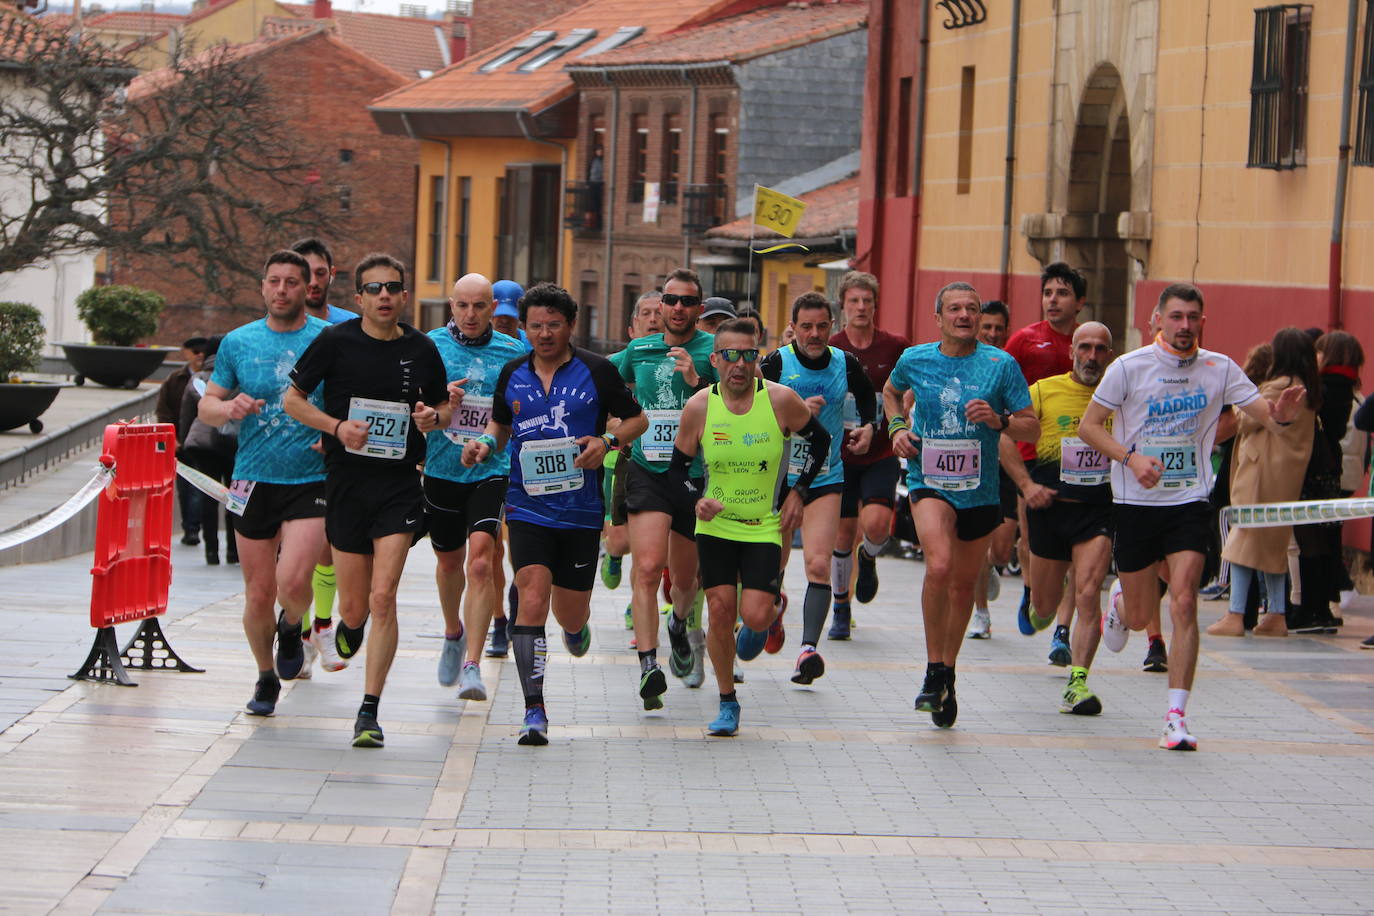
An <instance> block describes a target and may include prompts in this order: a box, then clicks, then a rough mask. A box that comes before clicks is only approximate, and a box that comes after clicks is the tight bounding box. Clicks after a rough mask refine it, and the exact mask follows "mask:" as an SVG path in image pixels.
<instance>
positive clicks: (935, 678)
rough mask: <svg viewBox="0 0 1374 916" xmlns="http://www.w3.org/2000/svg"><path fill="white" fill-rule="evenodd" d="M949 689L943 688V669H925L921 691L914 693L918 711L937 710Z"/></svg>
mask: <svg viewBox="0 0 1374 916" xmlns="http://www.w3.org/2000/svg"><path fill="white" fill-rule="evenodd" d="M948 695H949V691H948V690H947V689H946V688H945V678H944V670H943V669H940V668H933V669H929V670H927V671H926V679H925V683H923V684H922V685H921V692H920V693H918V694H916V710H917V711H918V712H939V711H940V708H941V707H942V706H943V705H944V702H945V698H946V697H947V696H948Z"/></svg>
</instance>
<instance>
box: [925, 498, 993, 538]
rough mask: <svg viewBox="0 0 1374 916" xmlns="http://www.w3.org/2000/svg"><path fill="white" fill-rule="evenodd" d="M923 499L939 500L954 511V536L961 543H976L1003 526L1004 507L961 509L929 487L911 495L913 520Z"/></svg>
mask: <svg viewBox="0 0 1374 916" xmlns="http://www.w3.org/2000/svg"><path fill="white" fill-rule="evenodd" d="M922 499H938V500H941V501H943V502H944V503H945V504H946V505H948V506H949V507H950V508H951V509H953V510H954V536H955V537H957V538H958V539H959V540H961V541H976V540H978V539H979V538H985V537H987V536H988V535H989V534H992V532H993V531H995V530H996V529H997V526H998V525H1000V524H1002V507H1001V505H998V504H993V505H991V506H971V507H970V508H967V509H960V508H959V507H957V506H955V505H954V504H953V503H951V502H950V501H949V500H948V499H946V498H945V495H944V494H943V493H941V492H940V491H939V490H932V489H931V488H929V487H922V488H921V489H919V490H916V491H914V492H913V493H912V494H911V508H912V518H913V520H914V519H915V509H916V503H917V502H919V501H920V500H922Z"/></svg>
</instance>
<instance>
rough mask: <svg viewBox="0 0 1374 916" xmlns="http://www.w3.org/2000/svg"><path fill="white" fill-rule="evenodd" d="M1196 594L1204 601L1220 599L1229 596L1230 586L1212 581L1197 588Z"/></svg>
mask: <svg viewBox="0 0 1374 916" xmlns="http://www.w3.org/2000/svg"><path fill="white" fill-rule="evenodd" d="M1197 596H1198V597H1199V598H1201V599H1202V600H1204V601H1220V600H1221V599H1222V598H1229V597H1230V596H1231V586H1230V585H1229V584H1228V585H1221V584H1220V583H1217V582H1213V583H1212V584H1211V585H1208V586H1206V587H1205V588H1200V589H1198V592H1197Z"/></svg>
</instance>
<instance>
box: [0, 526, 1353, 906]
mask: <svg viewBox="0 0 1374 916" xmlns="http://www.w3.org/2000/svg"><path fill="white" fill-rule="evenodd" d="M175 559H176V560H177V561H178V565H177V567H176V576H175V582H174V588H173V608H172V611H171V612H170V614H169V618H168V620H167V622H166V623H167V627H166V629H167V632H168V635H169V637H170V639H171V641H172V643H173V645H174V646H175V647H176V648H177V650H179V651H180V652H181V653H183V654H184V655H185V656H186V657H187V658H188V659H189V660H190V661H191V662H192V663H194V664H197V665H200V666H203V667H205V668H206V669H207V671H206V673H204V674H172V673H161V672H157V673H139V674H138V675H136V677H137V679H138V680H139V681H140V685H139V686H138V687H137V688H119V687H107V686H93V685H89V684H81V683H75V682H71V681H68V680H67V679H66V677H65V675H66V674H68V673H70V672H71V671H74V670H75V669H76V668H77V666H78V665H79V664H80V662H81V660H82V658H83V657H84V654H85V651H86V649H87V648H88V646H89V643H90V639H91V630H90V629H89V626H88V623H87V603H88V595H89V591H88V589H89V577H88V569H89V559H83V558H73V559H71V560H65V561H59V562H54V563H48V564H40V565H29V566H20V567H12V568H9V569H4V570H0V594H3V595H4V600H3V605H2V606H0V621H3V623H4V626H5V633H6V635H7V639H6V641H5V643H4V644H3V647H0V658H3V662H4V667H3V668H2V669H0V716H3V718H0V726H8V728H7V730H5V731H4V732H3V733H0V855H3V856H4V859H5V861H6V862H8V863H10V866H9V867H8V868H7V869H6V876H5V879H4V884H5V886H6V887H5V894H4V896H3V897H2V898H0V908H4V909H6V910H12V911H15V912H26V913H28V912H32V913H42V912H48V911H55V912H61V913H93V912H108V913H173V912H175V913H184V912H197V913H283V914H285V913H290V914H299V913H302V912H308V911H313V910H315V909H320V908H327V909H328V910H330V911H334V912H338V913H369V914H370V913H385V912H388V911H389V912H393V913H406V914H409V913H423V912H428V911H431V910H433V911H435V912H441V913H450V912H466V911H472V912H496V911H509V909H510V907H512V906H519V907H520V909H521V910H522V911H528V912H590V913H606V912H617V913H618V912H633V913H644V912H649V911H655V910H671V911H677V912H691V911H712V912H749V911H765V912H782V911H786V912H799V911H805V912H839V911H848V912H891V911H895V910H902V911H906V912H935V911H945V912H960V913H989V912H992V913H1024V912H1035V911H1046V912H1048V911H1052V912H1055V913H1073V912H1103V911H1107V910H1113V911H1139V912H1149V913H1159V912H1189V913H1197V912H1230V913H1302V914H1310V913H1361V912H1368V911H1369V908H1370V905H1369V902H1370V896H1369V888H1368V874H1369V869H1370V866H1371V865H1374V803H1371V800H1370V791H1369V790H1370V783H1371V777H1372V776H1374V653H1372V652H1363V653H1362V652H1360V651H1359V650H1358V648H1357V643H1358V641H1359V640H1360V639H1361V638H1363V637H1364V636H1366V635H1368V634H1369V633H1370V632H1371V631H1374V599H1370V598H1365V599H1363V601H1364V603H1363V605H1362V607H1361V608H1359V609H1357V610H1356V612H1355V613H1353V614H1350V615H1348V616H1347V626H1346V627H1345V630H1344V631H1343V632H1342V633H1341V635H1340V636H1338V637H1323V638H1301V637H1292V638H1289V639H1287V640H1267V641H1262V640H1257V639H1253V638H1247V639H1244V640H1220V639H1213V638H1209V637H1205V636H1204V637H1203V659H1202V661H1201V671H1200V678H1199V683H1200V688H1199V690H1198V691H1197V692H1196V693H1195V695H1194V697H1193V700H1192V702H1191V704H1190V709H1189V711H1190V720H1191V722H1192V726H1193V729H1194V731H1195V732H1196V733H1197V734H1198V735H1199V737H1200V740H1201V742H1202V744H1201V746H1202V750H1201V751H1200V752H1199V753H1196V754H1170V753H1166V752H1164V751H1160V750H1158V749H1156V747H1155V742H1156V739H1157V729H1158V722H1159V716H1160V714H1161V713H1162V707H1163V699H1164V678H1163V676H1162V675H1157V674H1144V673H1142V672H1140V670H1139V661H1140V658H1141V656H1143V654H1144V650H1145V645H1144V641H1143V639H1141V638H1140V637H1139V635H1137V636H1136V637H1135V638H1134V639H1133V641H1132V643H1131V644H1130V645H1128V646H1127V648H1126V650H1125V652H1124V653H1123V654H1122V655H1120V656H1110V655H1106V654H1105V653H1104V657H1101V658H1100V659H1099V664H1098V666H1097V667H1096V668H1094V671H1093V677H1092V683H1093V686H1094V688H1095V689H1096V691H1097V692H1098V694H1099V695H1100V696H1101V697H1102V700H1103V703H1104V705H1105V707H1106V708H1105V712H1104V714H1103V715H1102V716H1101V717H1099V718H1096V719H1083V718H1077V717H1070V716H1064V715H1061V714H1060V713H1059V712H1058V693H1059V691H1060V689H1061V687H1062V684H1063V672H1062V671H1061V670H1060V669H1055V668H1051V667H1049V666H1047V665H1046V664H1045V651H1046V649H1047V648H1048V633H1045V634H1041V635H1039V636H1036V637H1035V638H1030V639H1028V638H1025V637H1022V636H1020V635H1019V634H1018V633H1017V632H1016V628H1015V623H1014V619H1013V617H1014V606H1015V600H1016V599H1017V597H1019V592H1020V580H1018V579H1008V580H1005V588H1004V594H1003V597H1002V598H1001V600H999V601H998V602H996V604H995V608H994V611H993V619H994V638H993V639H992V640H990V641H988V642H982V643H978V642H972V643H968V644H966V647H965V651H964V653H963V655H962V657H961V664H960V668H959V698H960V717H959V722H958V726H957V727H956V728H955V729H953V730H951V731H939V730H936V729H934V728H932V727H931V725H930V722H929V717H928V716H926V715H923V714H917V713H915V712H913V711H912V708H911V700H912V696H913V695H914V693H915V689H916V679H917V665H916V664H915V662H914V661H913V660H914V659H916V658H922V660H923V651H922V647H921V642H920V635H919V628H918V626H917V615H916V612H915V609H914V601H915V598H914V596H915V595H917V594H918V593H919V583H920V575H921V570H922V567H921V565H920V564H919V563H915V562H912V561H907V560H900V559H883V560H881V561H880V570H881V573H882V576H883V589H882V591H881V592H880V594H879V597H878V600H877V601H876V602H875V603H874V604H873V605H870V606H868V607H864V608H861V609H860V610H859V611H858V614H857V619H858V624H859V626H858V628H857V630H856V633H855V639H854V641H853V642H850V643H844V644H837V643H827V644H824V645H823V646H822V647H821V648H822V652H823V653H824V654H825V656H826V660H827V664H828V673H827V675H826V676H825V678H824V679H823V680H821V681H819V682H817V684H816V686H815V689H803V688H798V687H795V686H794V685H792V684H791V683H790V682H789V681H788V675H789V674H790V672H791V667H792V661H793V658H794V651H795V646H796V638H797V636H798V635H799V634H798V632H797V630H796V629H795V628H794V629H791V630H790V631H789V642H788V647H787V649H785V650H784V652H783V654H782V655H779V656H762V657H761V658H760V660H759V661H757V662H753V663H750V664H748V665H746V666H745V667H746V672H747V681H746V683H745V684H744V685H743V686H742V687H741V692H740V698H741V701H742V702H743V704H744V719H743V729H742V732H741V735H740V737H738V738H736V739H707V738H706V737H705V736H704V728H703V726H704V724H705V723H706V722H707V721H708V720H709V719H710V718H711V717H712V716H713V714H714V712H715V706H716V696H715V692H714V690H712V689H710V683H711V681H710V678H709V676H708V681H707V688H706V689H703V690H699V691H690V690H687V689H685V688H683V687H682V686H681V685H680V684H679V683H677V682H674V683H673V684H672V686H671V687H670V690H669V693H668V695H667V697H666V699H667V708H666V709H664V710H663V711H662V712H660V713H653V714H649V713H645V712H643V711H642V709H641V708H640V704H639V702H638V700H637V697H636V696H635V692H634V688H635V685H636V682H637V666H636V661H635V656H634V653H633V652H630V651H628V650H627V649H626V635H627V634H626V633H625V631H624V630H623V629H622V625H621V614H620V611H621V609H622V608H623V606H624V602H625V601H626V600H627V597H628V585H622V587H621V588H620V589H619V590H618V591H616V592H607V591H605V590H604V589H602V588H601V587H600V585H598V591H597V593H596V596H595V601H594V612H593V624H594V643H593V648H592V651H591V653H590V654H589V655H588V656H587V657H585V658H583V659H579V660H573V659H570V658H569V657H568V656H567V654H566V653H565V652H564V651H563V649H562V646H561V643H560V641H559V640H558V639H557V637H556V635H555V636H554V637H553V638H551V640H550V642H551V660H550V666H549V675H548V685H547V693H548V702H549V713H550V717H551V720H552V722H553V726H554V727H553V730H552V732H551V740H552V743H551V744H550V746H548V747H546V748H542V749H540V748H523V747H518V746H517V745H516V743H515V733H516V729H517V726H518V723H519V718H520V712H521V703H520V695H519V684H518V680H517V678H516V675H515V669H514V664H513V662H512V661H490V660H489V661H488V662H487V663H486V664H485V665H484V677H485V679H486V682H487V685H488V688H489V689H492V690H493V696H492V699H491V701H490V702H487V703H463V702H460V701H457V700H455V699H454V698H453V690H452V689H446V688H441V687H439V686H438V685H437V684H436V682H435V680H434V668H435V660H436V658H437V655H438V648H439V643H438V637H439V636H440V635H441V634H440V629H439V626H438V623H437V621H438V614H437V610H436V608H435V605H434V595H433V589H434V586H433V578H432V570H433V560H432V554H431V552H430V550H429V548H428V545H427V544H422V545H421V546H420V547H419V548H417V549H416V550H414V551H413V553H412V554H411V562H410V568H409V569H408V571H407V574H406V577H405V580H404V582H403V585H402V592H401V597H400V602H401V615H402V623H401V628H402V643H401V650H400V653H399V656H398V658H397V662H396V666H395V668H394V669H393V675H392V680H391V683H390V684H389V685H388V690H387V692H386V695H385V696H384V697H383V700H382V706H381V721H382V723H383V725H384V726H385V727H386V731H387V747H386V748H385V749H384V750H355V749H353V748H351V747H349V738H350V737H351V728H352V719H353V716H354V713H355V711H356V707H357V704H358V701H359V699H360V696H361V693H362V690H361V682H362V665H361V664H354V665H353V666H352V667H350V668H349V669H348V670H346V671H344V672H340V673H338V674H332V675H330V674H324V673H322V672H319V671H318V669H317V671H316V675H315V678H314V679H313V680H312V681H304V682H301V681H298V682H295V683H292V684H289V685H287V686H286V689H285V692H284V694H283V699H282V702H281V703H280V705H279V706H278V715H277V716H276V718H274V719H269V720H254V719H249V718H246V717H245V716H244V715H243V713H242V712H241V710H242V707H243V703H244V701H245V700H246V699H247V698H248V696H249V693H250V691H251V687H252V682H253V679H254V672H253V666H252V662H251V658H250V656H249V655H248V653H247V651H246V649H245V648H244V646H243V640H242V634H241V631H240V628H239V621H238V617H239V609H240V605H239V597H238V593H239V591H240V581H239V578H238V570H237V569H236V568H234V567H219V568H216V569H208V568H206V567H204V566H203V565H201V561H200V552H199V550H198V549H195V548H186V547H180V546H178V547H177V548H176V554H175ZM800 563H801V560H800V555H799V553H798V554H797V555H796V556H795V557H794V561H793V564H792V568H791V569H790V570H789V585H790V588H791V590H792V592H793V594H795V595H800V592H801V589H802V587H803V583H802V576H801V567H800ZM794 607H795V605H794ZM1220 608H1221V606H1220V605H1218V604H1212V605H1208V606H1207V610H1206V611H1205V612H1204V622H1210V620H1212V619H1214V618H1215V616H1216V615H1217V614H1218V613H1219V612H1220ZM798 616H799V615H796V614H790V615H789V617H791V618H793V623H794V624H795V623H799V621H797V620H796V618H797V617H798ZM131 631H132V627H124V628H122V630H121V634H122V635H123V636H126V637H127V635H128V633H130V632H131ZM551 632H553V631H552V628H551ZM670 680H671V679H670Z"/></svg>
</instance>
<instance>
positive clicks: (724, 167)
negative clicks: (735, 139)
mask: <svg viewBox="0 0 1374 916" xmlns="http://www.w3.org/2000/svg"><path fill="white" fill-rule="evenodd" d="M706 155H707V163H706V174H708V175H710V176H711V184H712V185H713V186H714V188H713V189H712V190H713V193H712V195H711V202H710V205H709V210H708V212H709V214H710V219H711V225H712V226H719V225H722V224H723V223H725V221H726V219H725V215H726V210H725V197H726V193H725V188H726V182H727V181H728V180H729V177H730V121H729V116H728V115H726V114H724V113H720V114H713V115H711V136H710V138H709V141H708V144H707V151H706Z"/></svg>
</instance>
